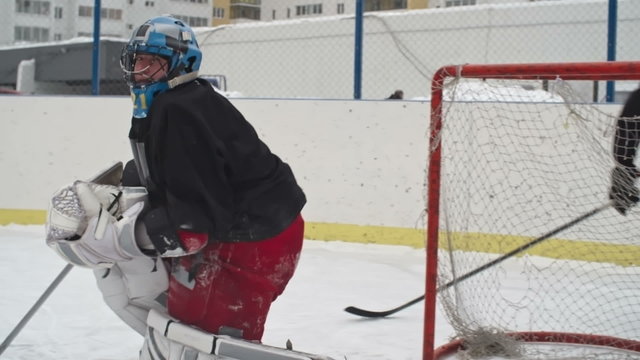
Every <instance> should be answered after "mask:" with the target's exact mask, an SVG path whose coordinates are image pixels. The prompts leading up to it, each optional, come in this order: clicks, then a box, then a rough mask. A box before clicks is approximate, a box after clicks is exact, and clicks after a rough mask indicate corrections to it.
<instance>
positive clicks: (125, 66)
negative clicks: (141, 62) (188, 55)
mask: <svg viewBox="0 0 640 360" xmlns="http://www.w3.org/2000/svg"><path fill="white" fill-rule="evenodd" d="M140 54H145V55H151V56H154V57H157V58H163V59H165V60H166V61H167V66H166V69H165V70H166V73H165V76H163V77H161V78H158V79H156V80H150V79H149V80H144V79H143V80H140V79H137V80H136V76H135V75H138V74H143V73H144V72H145V71H146V70H147V68H148V67H146V68H144V69H139V70H137V71H136V70H135V68H136V58H137V56H138V55H140ZM179 61H180V54H178V53H177V52H175V51H173V50H171V49H167V48H162V47H157V46H146V45H140V44H133V45H127V46H125V47H124V48H123V49H122V54H121V55H120V67H121V68H122V72H123V73H124V79H125V81H126V82H127V85H129V86H131V87H135V86H143V85H148V84H151V83H154V82H159V81H167V80H169V78H170V73H171V69H175V68H176V67H177V63H178V62H179ZM158 71H160V70H158ZM156 73H157V72H156ZM156 73H153V74H148V75H145V76H146V77H148V78H151V77H153V75H155V74H156Z"/></svg>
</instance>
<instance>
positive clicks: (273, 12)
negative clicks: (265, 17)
mask: <svg viewBox="0 0 640 360" xmlns="http://www.w3.org/2000/svg"><path fill="white" fill-rule="evenodd" d="M275 19H276V11H275V10H271V20H275Z"/></svg>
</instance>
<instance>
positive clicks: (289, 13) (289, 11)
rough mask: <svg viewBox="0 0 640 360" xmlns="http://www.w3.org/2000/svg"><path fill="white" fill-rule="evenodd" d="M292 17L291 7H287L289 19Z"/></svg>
mask: <svg viewBox="0 0 640 360" xmlns="http://www.w3.org/2000/svg"><path fill="white" fill-rule="evenodd" d="M290 17H291V9H290V8H287V19H289V18H290Z"/></svg>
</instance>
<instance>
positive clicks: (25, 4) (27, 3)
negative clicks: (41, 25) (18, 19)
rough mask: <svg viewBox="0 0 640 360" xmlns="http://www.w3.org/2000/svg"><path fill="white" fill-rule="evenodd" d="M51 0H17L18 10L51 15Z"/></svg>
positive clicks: (19, 11)
mask: <svg viewBox="0 0 640 360" xmlns="http://www.w3.org/2000/svg"><path fill="white" fill-rule="evenodd" d="M50 9H51V2H50V1H38V0H16V12H18V13H25V14H36V15H49V11H50Z"/></svg>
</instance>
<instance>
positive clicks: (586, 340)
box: [433, 331, 640, 360]
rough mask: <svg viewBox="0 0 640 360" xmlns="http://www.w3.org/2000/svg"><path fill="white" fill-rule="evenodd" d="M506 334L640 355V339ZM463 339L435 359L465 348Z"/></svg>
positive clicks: (441, 349)
mask: <svg viewBox="0 0 640 360" xmlns="http://www.w3.org/2000/svg"><path fill="white" fill-rule="evenodd" d="M505 335H506V336H510V337H513V338H515V339H516V340H518V341H521V342H525V343H555V344H572V345H588V346H600V347H606V348H611V349H616V350H624V351H635V352H637V353H638V356H640V341H635V340H628V339H622V338H617V337H613V336H606V335H595V334H579V333H565V332H553V331H522V332H510V333H506V334H505ZM463 341H464V340H463V339H457V340H454V341H452V342H450V343H447V344H444V345H442V346H440V347H438V348H436V349H435V350H434V352H433V359H434V360H437V359H440V358H442V357H444V356H449V355H453V354H454V353H456V352H458V351H460V350H463V349H464V343H463Z"/></svg>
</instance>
